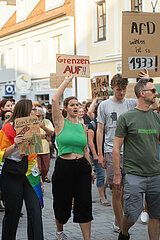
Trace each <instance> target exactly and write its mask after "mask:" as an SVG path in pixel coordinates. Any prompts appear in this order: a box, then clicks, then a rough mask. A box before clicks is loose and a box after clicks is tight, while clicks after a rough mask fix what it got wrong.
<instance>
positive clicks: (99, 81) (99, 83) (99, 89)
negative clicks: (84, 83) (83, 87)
mask: <svg viewBox="0 0 160 240" xmlns="http://www.w3.org/2000/svg"><path fill="white" fill-rule="evenodd" d="M108 85H109V80H108V76H99V77H94V78H92V79H91V89H92V99H93V98H96V97H102V98H103V97H104V98H108Z"/></svg>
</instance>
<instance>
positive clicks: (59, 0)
mask: <svg viewBox="0 0 160 240" xmlns="http://www.w3.org/2000/svg"><path fill="white" fill-rule="evenodd" d="M64 2H65V0H45V11H49V10H52V9H55V8H57V7H61V6H63V4H64Z"/></svg>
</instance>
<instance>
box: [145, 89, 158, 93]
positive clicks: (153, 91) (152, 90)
mask: <svg viewBox="0 0 160 240" xmlns="http://www.w3.org/2000/svg"><path fill="white" fill-rule="evenodd" d="M142 91H144V92H147V91H150V92H152V93H156V92H157V90H156V88H152V89H143V90H142Z"/></svg>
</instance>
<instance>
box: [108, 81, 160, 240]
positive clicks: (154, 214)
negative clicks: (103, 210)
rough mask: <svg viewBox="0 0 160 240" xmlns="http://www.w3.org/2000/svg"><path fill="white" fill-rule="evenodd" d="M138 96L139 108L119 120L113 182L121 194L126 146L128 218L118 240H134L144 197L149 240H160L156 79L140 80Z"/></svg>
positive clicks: (159, 120) (159, 124) (159, 122)
mask: <svg viewBox="0 0 160 240" xmlns="http://www.w3.org/2000/svg"><path fill="white" fill-rule="evenodd" d="M135 94H136V96H137V98H138V103H137V107H136V108H135V109H133V110H130V111H128V112H126V113H125V114H122V115H121V116H120V117H119V119H118V121H117V127H116V133H115V139H114V145H113V166H114V179H113V182H114V186H115V187H116V188H117V190H120V188H121V187H120V186H121V184H122V177H121V174H120V167H119V166H120V149H121V146H122V144H123V143H124V159H123V161H124V162H123V184H124V217H123V224H122V226H123V227H122V231H121V232H120V234H119V238H118V240H128V239H129V238H130V236H129V233H128V230H129V229H130V227H131V226H132V225H134V223H135V222H136V221H137V219H138V217H139V215H140V214H141V212H142V210H143V196H144V193H145V196H146V202H147V209H148V214H149V223H148V233H149V239H150V240H159V234H160V232H159V231H160V204H159V203H160V161H159V152H158V144H159V135H160V115H159V114H157V113H155V112H154V111H152V110H151V109H149V106H150V105H151V104H153V103H154V102H155V98H156V97H157V95H158V94H157V91H156V89H155V86H154V84H153V79H151V78H148V79H140V80H139V81H138V83H137V84H136V85H135Z"/></svg>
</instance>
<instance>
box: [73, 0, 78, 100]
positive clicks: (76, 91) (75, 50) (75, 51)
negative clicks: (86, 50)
mask: <svg viewBox="0 0 160 240" xmlns="http://www.w3.org/2000/svg"><path fill="white" fill-rule="evenodd" d="M73 2H74V7H73V8H74V55H77V41H76V0H73ZM75 96H76V97H78V89H77V77H75Z"/></svg>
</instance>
